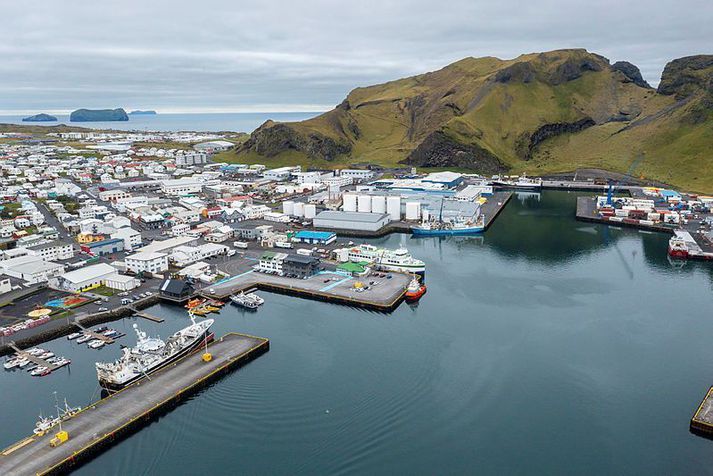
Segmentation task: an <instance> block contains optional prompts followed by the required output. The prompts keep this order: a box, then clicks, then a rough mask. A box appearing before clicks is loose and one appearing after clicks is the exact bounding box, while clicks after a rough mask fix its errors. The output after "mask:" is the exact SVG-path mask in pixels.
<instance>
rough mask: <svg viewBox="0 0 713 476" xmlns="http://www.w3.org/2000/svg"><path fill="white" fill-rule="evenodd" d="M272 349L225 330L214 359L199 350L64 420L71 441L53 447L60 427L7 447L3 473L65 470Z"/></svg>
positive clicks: (0, 462)
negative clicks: (207, 359) (207, 358)
mask: <svg viewBox="0 0 713 476" xmlns="http://www.w3.org/2000/svg"><path fill="white" fill-rule="evenodd" d="M268 349H269V341H268V340H267V339H265V338H261V337H254V336H248V335H243V334H235V333H231V334H227V335H226V336H224V337H222V338H221V339H219V340H216V341H215V342H213V343H212V344H210V346H209V351H210V353H211V354H212V356H213V360H211V361H210V362H204V361H203V360H202V359H201V352H200V351H199V352H198V353H194V354H190V355H188V356H186V357H184V358H182V359H180V360H178V361H177V362H175V363H173V364H171V365H169V366H167V367H166V368H164V369H162V370H160V371H158V372H156V373H154V374H152V375H151V376H150V377H149V379H144V380H142V381H140V382H137V383H135V384H132V385H130V386H128V387H126V388H125V389H123V390H121V391H120V392H117V393H115V394H113V395H111V396H109V397H106V398H104V399H102V400H99V401H98V402H96V403H95V404H93V405H92V406H90V407H88V408H85V409H84V410H82V411H81V412H79V413H78V414H77V415H75V416H74V417H72V418H70V419H69V420H67V421H66V422H64V423H62V429H63V430H65V431H67V432H68V433H69V440H68V441H66V442H65V443H63V444H62V445H60V446H59V447H57V448H52V447H50V440H51V439H52V438H53V437H54V436H55V434H56V433H57V431H58V428H53V429H52V430H51V431H50V432H49V433H48V434H47V435H44V436H30V437H28V438H25V439H23V440H21V441H19V442H17V443H15V444H14V445H12V446H10V447H8V448H6V449H5V450H3V451H2V452H0V474H2V475H5V476H10V475H26V474H42V475H44V474H59V473H66V472H68V471H69V470H70V469H71V468H72V467H74V466H77V465H79V464H81V462H82V461H84V460H86V459H88V458H91V457H92V456H93V455H95V454H96V453H98V452H100V451H102V450H104V449H105V448H107V447H108V446H110V445H112V444H114V443H116V442H117V441H118V440H120V439H122V438H123V437H124V436H125V435H127V434H129V433H131V432H133V431H136V430H137V429H138V428H140V427H141V426H143V425H144V424H145V423H147V422H148V421H150V420H151V418H152V417H155V416H156V415H157V414H160V413H163V412H165V411H167V410H168V408H169V407H170V406H171V405H172V404H175V403H176V402H178V401H180V400H182V399H184V398H185V397H186V396H187V395H188V394H190V393H194V392H195V391H197V390H198V389H200V388H202V387H203V386H205V385H206V384H208V383H210V382H212V381H214V380H216V379H217V378H219V377H220V376H222V375H224V374H225V373H227V372H229V371H230V370H232V369H233V368H235V367H237V366H239V365H241V364H244V363H246V362H247V361H249V360H252V359H253V358H255V357H257V356H258V355H260V354H262V353H264V352H266V351H267V350H268Z"/></svg>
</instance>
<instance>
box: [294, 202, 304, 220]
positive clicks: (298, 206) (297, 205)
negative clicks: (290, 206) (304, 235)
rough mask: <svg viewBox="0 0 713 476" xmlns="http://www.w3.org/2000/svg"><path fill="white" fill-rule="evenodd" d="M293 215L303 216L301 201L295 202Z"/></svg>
mask: <svg viewBox="0 0 713 476" xmlns="http://www.w3.org/2000/svg"><path fill="white" fill-rule="evenodd" d="M294 215H295V216H296V217H303V216H305V204H304V203H303V202H295V208H294Z"/></svg>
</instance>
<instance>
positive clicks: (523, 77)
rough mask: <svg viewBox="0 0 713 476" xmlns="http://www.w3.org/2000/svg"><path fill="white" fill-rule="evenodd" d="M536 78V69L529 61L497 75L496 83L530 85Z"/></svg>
mask: <svg viewBox="0 0 713 476" xmlns="http://www.w3.org/2000/svg"><path fill="white" fill-rule="evenodd" d="M536 77H537V71H536V70H535V67H534V66H532V64H531V63H529V62H527V61H524V62H521V63H515V64H514V65H512V66H508V67H507V68H504V69H501V70H500V71H498V72H497V73H495V81H496V82H498V83H515V82H517V83H530V82H532V81H534V80H535V78H536Z"/></svg>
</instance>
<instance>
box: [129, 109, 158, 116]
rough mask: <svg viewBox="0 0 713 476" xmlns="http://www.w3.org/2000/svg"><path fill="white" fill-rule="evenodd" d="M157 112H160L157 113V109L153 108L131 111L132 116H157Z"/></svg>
mask: <svg viewBox="0 0 713 476" xmlns="http://www.w3.org/2000/svg"><path fill="white" fill-rule="evenodd" d="M156 114H158V113H157V112H156V111H153V110H152V111H141V110H138V111H131V112H130V113H129V115H130V116H155V115H156Z"/></svg>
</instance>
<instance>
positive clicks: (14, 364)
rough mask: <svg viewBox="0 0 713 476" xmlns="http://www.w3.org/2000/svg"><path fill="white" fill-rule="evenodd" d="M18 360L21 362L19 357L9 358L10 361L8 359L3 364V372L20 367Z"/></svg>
mask: <svg viewBox="0 0 713 476" xmlns="http://www.w3.org/2000/svg"><path fill="white" fill-rule="evenodd" d="M20 360H21V359H20V358H19V357H13V358H11V359H8V360H7V361H6V362H5V363H4V364H3V367H4V368H5V370H12V369H14V368H15V367H19V366H20Z"/></svg>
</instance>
